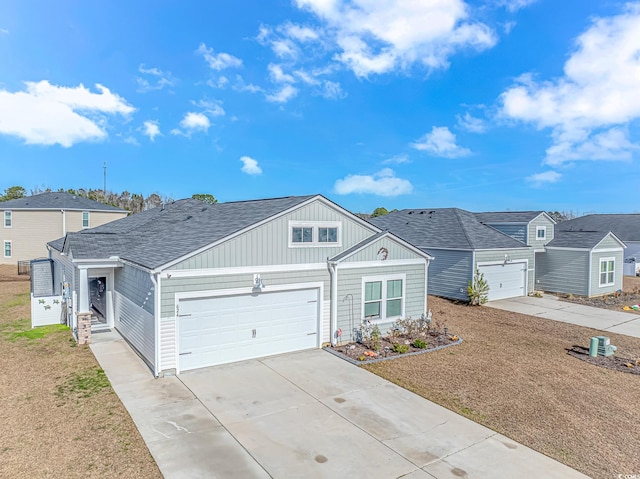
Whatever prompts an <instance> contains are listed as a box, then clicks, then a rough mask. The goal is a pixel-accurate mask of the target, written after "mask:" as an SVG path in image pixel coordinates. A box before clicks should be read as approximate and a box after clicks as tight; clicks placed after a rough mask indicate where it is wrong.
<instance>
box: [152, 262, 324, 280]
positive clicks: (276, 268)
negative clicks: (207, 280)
mask: <svg viewBox="0 0 640 479" xmlns="http://www.w3.org/2000/svg"><path fill="white" fill-rule="evenodd" d="M326 269H327V263H307V264H305V263H301V264H278V265H264V266H236V267H231V268H206V269H170V270H165V271H163V272H162V276H161V277H162V278H163V279H168V278H169V277H171V278H197V277H200V276H227V275H232V274H256V273H283V272H289V271H291V272H293V271H318V270H326Z"/></svg>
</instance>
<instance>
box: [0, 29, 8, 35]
mask: <svg viewBox="0 0 640 479" xmlns="http://www.w3.org/2000/svg"><path fill="white" fill-rule="evenodd" d="M0 34H2V35H9V30H7V29H6V28H0Z"/></svg>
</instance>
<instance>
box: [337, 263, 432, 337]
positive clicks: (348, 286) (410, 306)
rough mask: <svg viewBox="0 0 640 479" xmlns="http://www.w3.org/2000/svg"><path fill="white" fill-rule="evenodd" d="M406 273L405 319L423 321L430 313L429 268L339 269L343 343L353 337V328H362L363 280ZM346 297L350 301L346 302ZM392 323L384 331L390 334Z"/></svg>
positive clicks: (384, 325)
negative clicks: (364, 278)
mask: <svg viewBox="0 0 640 479" xmlns="http://www.w3.org/2000/svg"><path fill="white" fill-rule="evenodd" d="M392 274H406V285H405V294H406V296H405V317H412V318H419V317H420V316H421V315H422V314H424V313H425V311H426V292H425V266H424V265H411V266H389V267H377V268H352V269H340V268H338V298H337V306H338V321H337V324H338V328H341V329H342V340H343V341H345V340H350V339H351V338H352V329H353V328H358V327H359V326H360V321H361V320H362V314H363V311H362V278H363V277H365V276H385V275H392ZM348 294H351V295H352V296H353V319H351V317H350V316H351V301H350V299H349V298H347V295H348ZM345 298H347V299H346V300H345ZM391 324H392V323H391V322H389V323H383V324H380V325H379V326H380V330H381V331H382V332H383V334H384V333H386V332H387V331H388V329H389V327H390V326H391Z"/></svg>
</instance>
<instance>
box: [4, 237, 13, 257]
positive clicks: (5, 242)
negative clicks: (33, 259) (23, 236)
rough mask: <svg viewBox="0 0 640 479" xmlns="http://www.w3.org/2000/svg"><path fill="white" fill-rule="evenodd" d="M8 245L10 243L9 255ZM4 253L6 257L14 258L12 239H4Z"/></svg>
mask: <svg viewBox="0 0 640 479" xmlns="http://www.w3.org/2000/svg"><path fill="white" fill-rule="evenodd" d="M7 245H9V256H7ZM2 255H3V257H4V258H12V257H13V244H12V243H11V240H4V243H3V244H2Z"/></svg>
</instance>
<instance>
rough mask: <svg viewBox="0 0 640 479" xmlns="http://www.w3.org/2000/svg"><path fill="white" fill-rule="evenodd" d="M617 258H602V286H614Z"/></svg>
mask: <svg viewBox="0 0 640 479" xmlns="http://www.w3.org/2000/svg"><path fill="white" fill-rule="evenodd" d="M615 267H616V260H615V258H602V259H601V260H600V286H612V285H614V284H615V282H616V280H615Z"/></svg>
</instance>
